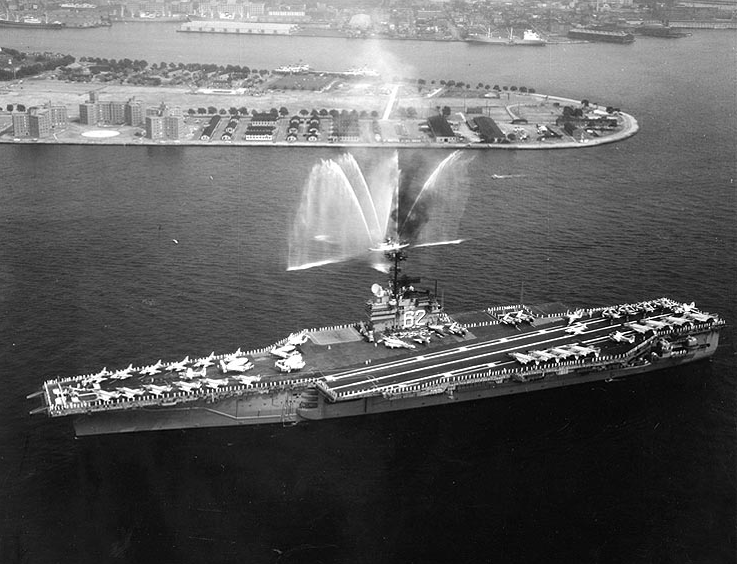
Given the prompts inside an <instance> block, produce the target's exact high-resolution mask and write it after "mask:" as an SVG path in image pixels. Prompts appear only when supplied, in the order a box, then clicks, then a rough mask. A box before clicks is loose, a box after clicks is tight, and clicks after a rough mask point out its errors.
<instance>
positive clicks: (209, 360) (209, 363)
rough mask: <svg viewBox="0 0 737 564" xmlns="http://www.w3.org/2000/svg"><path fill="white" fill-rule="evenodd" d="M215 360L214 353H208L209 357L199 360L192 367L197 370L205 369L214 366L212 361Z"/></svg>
mask: <svg viewBox="0 0 737 564" xmlns="http://www.w3.org/2000/svg"><path fill="white" fill-rule="evenodd" d="M214 358H215V351H213V352H211V353H210V356H208V357H206V358H201V359H200V360H198V361H197V362H195V363H194V365H195V366H196V367H198V368H207V367H208V366H212V365H213V364H215V361H214V360H213V359H214Z"/></svg>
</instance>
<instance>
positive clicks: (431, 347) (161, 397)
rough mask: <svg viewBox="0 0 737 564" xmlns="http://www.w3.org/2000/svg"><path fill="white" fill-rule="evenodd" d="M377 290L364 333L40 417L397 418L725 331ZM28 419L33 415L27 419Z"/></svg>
mask: <svg viewBox="0 0 737 564" xmlns="http://www.w3.org/2000/svg"><path fill="white" fill-rule="evenodd" d="M388 254H389V255H390V256H391V258H392V260H393V262H394V264H393V268H392V273H393V278H392V279H391V280H389V281H388V283H387V284H385V285H380V284H374V286H372V288H371V294H372V295H371V297H370V298H369V299H368V301H367V302H366V318H365V319H364V320H362V321H360V322H358V323H351V324H347V325H336V326H331V327H323V328H318V329H305V330H302V331H299V332H295V333H292V334H291V335H289V336H288V337H287V338H285V339H283V340H281V341H279V342H277V343H275V344H274V345H272V346H270V347H265V348H260V349H254V350H249V351H245V352H244V351H241V350H240V349H239V350H237V351H235V352H233V353H230V354H220V355H215V354H214V353H213V354H211V355H209V356H206V357H202V358H196V359H190V358H189V357H186V358H184V359H183V360H181V361H179V362H169V363H164V362H161V361H159V362H157V363H155V364H152V365H149V366H142V367H133V366H128V368H125V369H121V370H107V369H102V370H101V371H99V372H97V373H93V374H87V375H81V376H75V377H60V378H55V379H51V380H48V381H46V382H44V383H43V385H42V388H41V390H40V391H38V392H36V393H35V394H32V395H31V396H29V398H30V397H36V396H40V397H41V398H42V401H43V406H42V407H39V408H38V409H36V410H34V412H45V413H47V414H48V415H49V416H51V417H61V416H74V417H75V419H74V425H75V429H76V433H77V435H93V434H106V433H117V432H133V431H145V430H164V429H181V428H193V427H216V426H229V425H254V424H295V423H299V422H303V421H309V420H320V419H328V418H335V417H347V416H358V415H365V414H372V413H382V412H388V411H399V410H404V409H412V408H419V407H427V406H433V405H439V404H448V403H457V402H462V401H468V400H477V399H482V398H489V397H494V396H501V395H507V394H516V393H525V392H531V391H534V390H539V389H546V388H553V387H561V386H568V385H573V384H579V383H584V382H592V381H598V380H611V379H613V378H619V377H624V376H628V375H633V374H639V373H643V372H648V371H653V370H658V369H663V368H669V367H673V366H677V365H680V364H683V363H687V362H693V361H697V360H701V359H706V358H708V357H710V356H711V355H713V354H714V352H715V350H716V348H717V345H718V342H719V331H720V329H721V328H722V327H723V326H724V324H725V323H724V321H723V320H722V319H721V318H720V317H719V316H718V315H713V314H710V313H706V312H703V311H700V310H698V309H697V308H696V307H695V305H694V304H693V303H689V304H686V303H681V302H678V301H675V300H671V299H668V298H659V299H654V300H648V301H641V302H637V303H629V304H621V305H616V306H610V307H597V308H587V309H576V310H571V309H570V308H566V307H565V306H563V305H562V304H559V303H550V304H542V305H538V306H525V305H511V306H496V307H485V308H481V309H478V310H476V311H470V312H465V313H459V314H454V315H449V314H448V313H446V312H445V310H444V308H443V307H442V305H441V304H440V303H439V301H438V300H437V299H436V292H431V291H429V290H425V289H420V288H417V287H415V284H417V283H418V282H419V280H418V279H411V278H408V277H406V276H400V275H399V261H400V260H402V259H403V252H402V249H401V248H399V246H395V247H393V248H391V249H390V250H389V252H388ZM32 413H33V412H32Z"/></svg>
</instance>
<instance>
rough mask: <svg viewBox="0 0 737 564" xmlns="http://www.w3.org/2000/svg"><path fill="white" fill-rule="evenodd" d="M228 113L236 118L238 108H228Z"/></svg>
mask: <svg viewBox="0 0 737 564" xmlns="http://www.w3.org/2000/svg"><path fill="white" fill-rule="evenodd" d="M228 113H229V114H230V115H231V116H237V115H238V108H236V107H235V106H231V107H230V108H228Z"/></svg>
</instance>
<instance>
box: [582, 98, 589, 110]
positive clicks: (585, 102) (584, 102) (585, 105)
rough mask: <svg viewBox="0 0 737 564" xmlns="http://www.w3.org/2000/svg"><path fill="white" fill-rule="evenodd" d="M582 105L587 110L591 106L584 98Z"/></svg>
mask: <svg viewBox="0 0 737 564" xmlns="http://www.w3.org/2000/svg"><path fill="white" fill-rule="evenodd" d="M581 105H582V106H583V107H584V108H587V107H588V106H589V101H588V100H587V99H586V98H584V99H583V100H581Z"/></svg>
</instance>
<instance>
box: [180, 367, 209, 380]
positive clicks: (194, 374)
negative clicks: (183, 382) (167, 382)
mask: <svg viewBox="0 0 737 564" xmlns="http://www.w3.org/2000/svg"><path fill="white" fill-rule="evenodd" d="M180 376H181V377H182V378H186V379H187V380H194V379H195V378H204V377H205V376H207V368H205V367H204V366H203V367H202V369H201V370H192V369H191V368H187V371H186V372H185V373H184V374H181V375H180Z"/></svg>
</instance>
